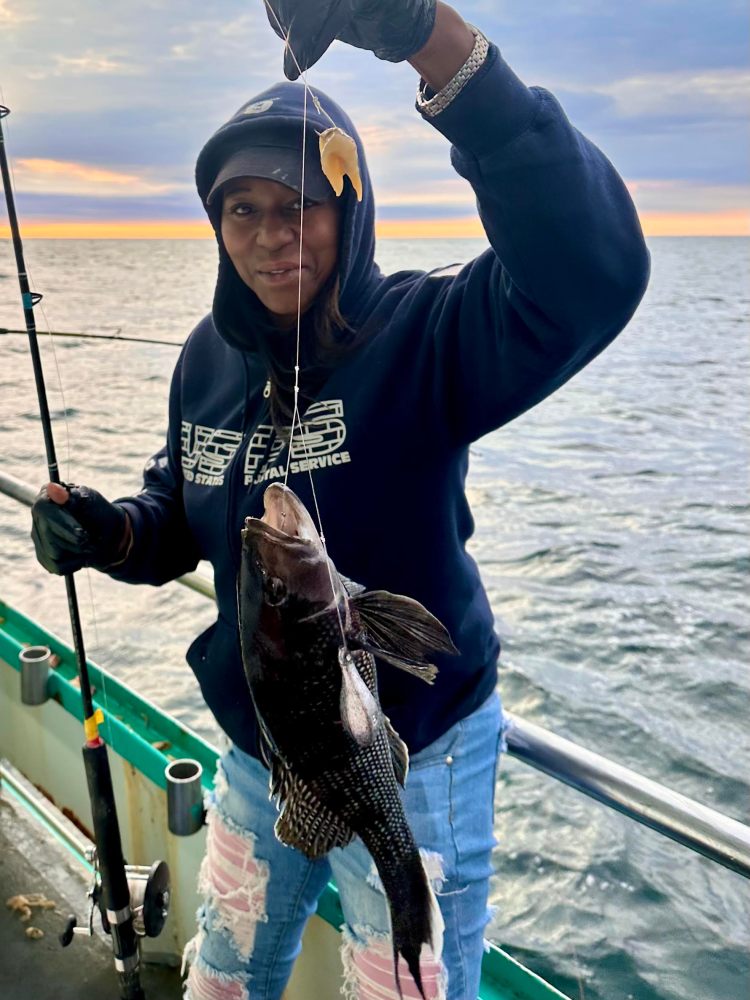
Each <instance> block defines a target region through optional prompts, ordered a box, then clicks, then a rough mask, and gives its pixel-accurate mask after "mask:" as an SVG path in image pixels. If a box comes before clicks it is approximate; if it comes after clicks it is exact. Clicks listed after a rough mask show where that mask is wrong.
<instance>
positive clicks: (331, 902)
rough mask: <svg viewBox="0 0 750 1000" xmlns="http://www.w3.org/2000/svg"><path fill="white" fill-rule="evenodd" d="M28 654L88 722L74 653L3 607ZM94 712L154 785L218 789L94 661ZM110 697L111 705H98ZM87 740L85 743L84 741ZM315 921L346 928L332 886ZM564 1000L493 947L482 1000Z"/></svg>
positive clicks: (3, 629) (185, 733)
mask: <svg viewBox="0 0 750 1000" xmlns="http://www.w3.org/2000/svg"><path fill="white" fill-rule="evenodd" d="M27 646H47V647H49V649H50V650H51V651H52V653H54V654H55V656H56V657H57V658H58V661H59V662H57V665H56V666H55V668H54V670H53V671H51V673H50V678H49V687H48V690H49V695H50V698H52V699H54V700H55V701H57V702H58V704H60V706H61V707H62V708H63V709H64V710H65V711H67V712H69V713H70V714H71V715H73V716H74V717H75V718H77V719H78V720H80V721H81V722H83V707H82V701H81V693H80V690H79V689H78V687H77V686H76V681H77V671H76V663H75V655H74V653H73V650H72V649H71V648H70V647H69V646H68V645H67V644H66V643H64V642H63V641H62V640H61V639H59V638H58V637H57V636H55V635H53V634H52V633H50V632H48V631H47V630H46V629H45V628H43V627H42V626H41V625H39V624H38V623H36V622H34V621H33V620H32V619H30V618H27V617H26V616H25V615H23V614H21V613H20V612H19V611H16V610H15V609H14V608H12V607H11V606H10V605H9V604H7V603H5V602H4V601H2V600H0V659H3V660H5V662H6V663H8V664H9V665H10V666H11V667H13V668H14V669H16V670H18V671H20V663H19V659H18V654H19V653H20V652H21V650H22V649H24V648H26V647H27ZM88 666H89V671H90V676H91V683H92V686H93V688H94V704H95V705H96V707H97V708H101V710H102V712H103V714H104V723H103V724H102V725H101V727H100V731H101V734H102V737H103V739H104V740H105V742H106V743H107V744H108V745H109V746H110V747H111V748H112V750H114V751H115V752H116V753H118V754H119V755H120V756H121V757H122V758H123V759H125V760H127V761H128V762H129V763H130V764H132V765H133V767H135V768H137V770H139V771H140V772H142V773H143V774H145V775H146V776H147V777H148V778H150V780H151V781H153V782H154V784H155V785H157V786H158V787H160V788H162V789H166V784H167V783H166V777H165V774H164V769H165V767H166V766H167V764H168V763H169V761H170V760H173V759H177V758H181V757H191V758H193V759H195V760H197V761H199V763H200V764H202V765H203V779H202V780H203V785H204V788H205V789H206V790H207V791H209V790H211V789H212V788H213V774H214V771H215V768H216V761H217V759H218V756H219V754H218V751H217V750H216V748H215V747H213V746H211V744H210V743H207V742H206V741H205V740H203V739H201V738H200V737H199V736H198V735H197V734H195V733H192V732H191V731H190V730H189V729H188V728H187V727H185V726H184V725H182V724H181V723H179V722H177V721H176V720H175V719H173V718H171V717H170V716H169V715H167V714H165V713H164V712H162V711H161V710H160V709H159V708H157V707H156V706H155V705H153V704H151V702H149V701H147V700H146V699H145V698H141V697H140V696H139V695H137V694H136V693H135V692H134V691H132V690H131V689H130V688H129V687H127V685H125V684H123V683H122V682H121V681H118V680H117V678H116V677H113V676H112V675H111V674H110V673H108V672H106V671H105V670H103V669H102V668H101V667H99V666H97V664H95V663H93V662H90V661H89V664H88ZM105 691H106V705H105V704H104V703H103V702H104V699H103V698H100V697H99V693H100V692H105ZM82 738H83V737H82ZM318 914H319V915H320V916H321V917H322V918H323V919H324V920H325V921H326V922H327V923H329V924H330V925H331V926H332V927H334V928H336V929H337V930H338V929H339V928H340V926H341V924H342V923H343V922H344V917H343V913H342V910H341V903H340V901H339V896H338V891H337V890H336V887H335V885H333V884H332V883H331V884H329V885H328V886H327V888H326V890H325V892H324V893H323V895H322V896H321V898H320V901H319V903H318ZM554 998H558V1000H567V998H566V997H565V995H564V994H563V993H560V992H559V991H558V990H556V989H555V988H554V987H553V986H550V984H549V983H546V982H545V981H544V980H543V979H540V978H539V976H537V975H535V974H534V973H533V972H531V970H529V969H527V968H526V967H525V966H523V965H521V963H520V962H517V961H516V960H515V959H514V958H512V957H511V956H510V955H508V954H507V953H506V952H504V951H503V950H502V949H501V948H498V947H497V946H496V945H490V948H489V951H488V952H486V953H485V955H484V960H483V962H482V983H481V987H480V996H479V998H478V1000H554Z"/></svg>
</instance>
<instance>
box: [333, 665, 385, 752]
mask: <svg viewBox="0 0 750 1000" xmlns="http://www.w3.org/2000/svg"><path fill="white" fill-rule="evenodd" d="M359 655H360V656H362V654H361V653H360V654H359ZM339 666H340V667H341V696H340V699H339V711H340V713H341V721H342V723H343V724H344V729H345V730H346V731H347V733H349V735H350V736H351V737H352V739H353V740H355V741H356V743H357V744H358V745H359V746H361V747H369V746H372V744H373V743H374V742H375V737H376V736H377V734H378V731H379V729H380V720H381V718H382V713H381V711H380V706H379V705H378V703H377V701H376V700H375V698H374V697H373V694H372V692H371V691H370V689H369V688H368V686H367V684H366V683H365V680H364V678H363V677H362V675H361V674H360V672H359V670H358V668H357V666H356V664H355V661H354V657H353V656H352V655H351V653H350V652H349V650H348V649H345V648H344V647H343V646H342V647H341V648H340V649H339Z"/></svg>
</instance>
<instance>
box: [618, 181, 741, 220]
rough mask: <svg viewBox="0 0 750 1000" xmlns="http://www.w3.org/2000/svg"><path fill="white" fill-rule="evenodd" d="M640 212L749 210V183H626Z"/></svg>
mask: <svg viewBox="0 0 750 1000" xmlns="http://www.w3.org/2000/svg"><path fill="white" fill-rule="evenodd" d="M627 187H628V190H629V191H630V193H631V195H632V197H633V200H634V201H635V203H636V206H637V207H638V210H639V212H694V211H695V210H696V207H698V206H699V207H700V210H701V211H703V212H729V211H741V210H743V209H744V210H745V211H748V210H750V184H701V183H697V182H692V181H685V180H682V179H679V178H671V179H666V180H665V179H648V178H645V179H641V180H631V181H628V183H627Z"/></svg>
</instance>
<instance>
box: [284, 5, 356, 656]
mask: <svg viewBox="0 0 750 1000" xmlns="http://www.w3.org/2000/svg"><path fill="white" fill-rule="evenodd" d="M264 2H265V5H266V7H267V8H268V10H269V11H270V12H271V14H272V15H273V18H274V20H275V21H276V24H277V25H278V27H279V30H280V31H281V32H282V34H283V28H282V26H281V22H280V21H279V19H278V17H277V16H276V12H275V11H274V9H273V8H272V7H271V5H270V4H269V2H268V0H264ZM284 45H285V48H287V49H288V50H289V53H290V54H291V57H292V59H293V60H294V64H295V66H296V67H297V70H298V71H299V74H300V78H301V80H302V84H303V86H304V88H305V90H304V99H303V105H302V179H301V180H302V182H301V191H300V212H299V217H300V221H299V268H298V270H299V273H298V277H297V340H296V344H295V359H294V409H293V411H292V424H291V428H290V435H289V453H288V455H287V460H286V471H285V473H284V486H286V485H287V480H288V479H289V467H290V465H291V461H292V448H293V446H294V432H295V425H296V426H298V427H299V437H300V440H301V441H302V448H303V450H304V453H305V458H307V459H309V455H308V452H307V441H306V440H305V430H304V427H303V425H302V418H301V416H300V412H299V374H300V364H299V360H300V341H301V338H302V236H303V227H304V218H305V160H306V151H307V95H308V94H309V95H310V97H311V98H312V100H313V102H314V104H315V107H316V108H317V110H318V112H320V113H322V114H324V115H325V116H326V118H328V120H329V121H330V122H331V124H332V125H333V126H334V127H335V126H336V122H335V121H334V120H333V118H331V116H330V115H329V114H328V112H327V111H326V110H325V109H324V108H323V107H322V106H321V104H320V101H319V100H318V99H317V97H316V96H315V94H314V93H313V92H312V90H311V89H310V87H309V86H308V83H307V77H306V73H305V72H303V71H302V67H301V66H300V64H299V62H298V60H297V57H296V55H295V54H294V51H293V49H292V47H291V45H290V44H289V34H288V33H287V35H286V37H285V38H284ZM307 472H308V475H309V477H310V491H311V493H312V498H313V504H314V506H315V517H316V519H317V522H318V531H319V534H320V541H321V544H322V546H323V552H324V553H325V557H326V568H327V569H328V579H329V580H330V583H331V596H332V599H333V604H334V606H335V608H336V617H337V618H338V622H339V629H340V631H341V642H342V645H343V647H344V652H345V654H346V657H347V659H350V658H351V654H350V653H349V647H348V645H347V642H346V632H345V630H344V622H343V619H342V617H341V609H340V608H339V602H338V601H337V600H336V587H335V584H334V580H333V570H332V568H331V560H330V558H329V556H328V547H327V545H326V538H325V532H324V531H323V521H322V518H321V516H320V507H319V506H318V497H317V494H316V493H315V483H314V481H313V474H312V469H311V468H310V467H309V464H308V469H307Z"/></svg>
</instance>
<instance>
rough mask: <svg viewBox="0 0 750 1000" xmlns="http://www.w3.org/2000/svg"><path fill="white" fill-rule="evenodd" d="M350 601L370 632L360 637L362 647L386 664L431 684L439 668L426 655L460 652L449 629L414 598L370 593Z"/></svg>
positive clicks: (383, 591)
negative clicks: (452, 639)
mask: <svg viewBox="0 0 750 1000" xmlns="http://www.w3.org/2000/svg"><path fill="white" fill-rule="evenodd" d="M350 600H351V604H352V607H353V608H356V611H357V613H358V614H359V617H360V620H361V622H362V626H363V628H364V630H365V632H366V633H367V634H366V635H365V636H358V641H359V644H360V645H361V647H362V648H363V649H366V650H367V651H368V652H370V653H372V654H373V656H377V657H379V658H380V659H381V660H385V661H386V663H390V664H392V665H393V666H395V667H400V668H401V669H402V670H407V671H409V673H412V674H416V676H417V677H421V678H422V680H425V681H427V682H428V683H430V684H431V683H432V681H433V680H434V679H435V675H436V674H437V668H436V667H435V666H434V665H433V664H431V663H428V662H426V659H425V657H426V655H427V654H428V653H430V652H441V653H457V652H458V650H457V649H456V647H455V646H454V645H453V642H452V641H451V637H450V635H449V634H448V630H447V629H446V628H445V626H444V625H443V624H442V623H441V622H439V621H438V619H437V618H436V617H435V616H434V615H432V614H430V612H429V611H428V610H427V608H425V607H424V606H423V605H422V604H420V603H419V601H415V600H413V599H412V598H411V597H403V596H401V595H399V594H389V593H388V591H385V590H370V591H367V592H366V593H364V594H359V595H357V596H355V597H352V598H351V599H350Z"/></svg>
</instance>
